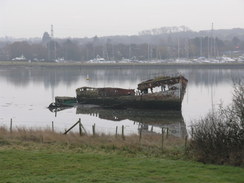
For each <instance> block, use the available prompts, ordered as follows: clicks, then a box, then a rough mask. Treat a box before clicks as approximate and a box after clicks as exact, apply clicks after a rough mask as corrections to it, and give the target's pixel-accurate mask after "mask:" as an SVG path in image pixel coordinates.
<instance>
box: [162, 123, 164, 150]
mask: <svg viewBox="0 0 244 183" xmlns="http://www.w3.org/2000/svg"><path fill="white" fill-rule="evenodd" d="M163 150H164V128H162V152H163Z"/></svg>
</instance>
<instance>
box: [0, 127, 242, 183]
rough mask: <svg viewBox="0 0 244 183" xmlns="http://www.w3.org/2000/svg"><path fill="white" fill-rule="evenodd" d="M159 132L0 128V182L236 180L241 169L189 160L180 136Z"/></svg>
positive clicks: (238, 181) (155, 182)
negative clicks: (91, 132) (95, 132)
mask: <svg viewBox="0 0 244 183" xmlns="http://www.w3.org/2000/svg"><path fill="white" fill-rule="evenodd" d="M160 142H161V136H157V135H154V136H147V135H143V138H142V140H141V142H140V143H139V141H138V136H129V137H126V139H125V140H122V138H120V137H117V138H116V137H114V136H105V135H100V136H95V137H94V136H81V137H80V136H79V134H74V133H71V134H68V135H62V134H59V133H54V132H51V131H48V130H44V131H38V130H26V129H18V130H15V131H13V132H12V133H10V132H9V131H8V130H6V129H5V128H0V165H1V166H0V177H1V178H0V182H12V183H14V182H18V183H19V182H24V183H30V182H40V183H41V182H45V183H46V182H106V183H108V182H140V183H143V182H147V183H149V182H153V183H157V182H160V183H161V182H175V183H177V182H181V183H184V182H209V183H210V182H214V183H218V182H221V183H225V182H226V183H227V182H235V183H241V182H243V180H244V169H243V168H238V167H230V166H216V165H206V164H202V163H197V162H194V161H192V160H189V158H187V157H186V156H185V155H184V154H185V151H184V141H183V140H181V139H175V138H173V137H169V138H168V139H165V144H164V148H163V150H162V147H161V145H160Z"/></svg>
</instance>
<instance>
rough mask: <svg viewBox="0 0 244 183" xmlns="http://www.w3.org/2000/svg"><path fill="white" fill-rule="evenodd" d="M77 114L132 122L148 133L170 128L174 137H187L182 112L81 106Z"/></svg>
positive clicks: (78, 107)
mask: <svg viewBox="0 0 244 183" xmlns="http://www.w3.org/2000/svg"><path fill="white" fill-rule="evenodd" d="M76 113H77V114H86V115H91V116H96V117H98V118H100V119H105V120H110V121H122V120H130V121H133V122H134V124H136V125H138V127H139V128H143V130H144V131H147V132H158V131H160V129H161V128H162V127H164V128H169V132H170V133H171V134H173V135H174V136H178V137H184V136H185V135H186V126H185V123H184V121H183V117H182V114H181V112H178V111H161V110H142V109H104V108H101V107H94V106H91V105H79V106H77V108H76Z"/></svg>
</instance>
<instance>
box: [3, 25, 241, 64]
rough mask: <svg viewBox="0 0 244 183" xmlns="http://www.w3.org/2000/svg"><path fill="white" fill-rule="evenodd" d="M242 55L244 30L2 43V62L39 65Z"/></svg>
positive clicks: (177, 30) (172, 30)
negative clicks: (22, 61) (61, 61)
mask: <svg viewBox="0 0 244 183" xmlns="http://www.w3.org/2000/svg"><path fill="white" fill-rule="evenodd" d="M243 52H244V29H230V30H215V31H200V32H194V31H191V30H190V29H189V28H186V27H184V26H181V27H163V28H160V29H152V30H148V31H142V32H140V33H139V35H134V36H107V37H97V36H95V37H93V38H70V39H57V38H52V37H50V35H49V34H48V33H47V32H45V33H44V34H43V37H42V39H40V40H39V41H30V40H22V41H14V42H7V41H0V60H12V59H15V58H16V57H20V56H21V55H23V56H24V57H25V58H26V60H36V61H53V60H56V59H60V58H62V59H64V60H67V61H69V60H72V61H88V60H91V59H94V58H96V57H98V56H100V57H103V58H104V59H105V60H122V59H131V60H161V59H175V58H197V57H206V58H208V57H218V56H223V55H224V54H225V55H226V54H229V56H234V55H233V54H243Z"/></svg>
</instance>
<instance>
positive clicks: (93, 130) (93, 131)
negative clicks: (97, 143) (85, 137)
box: [92, 123, 96, 136]
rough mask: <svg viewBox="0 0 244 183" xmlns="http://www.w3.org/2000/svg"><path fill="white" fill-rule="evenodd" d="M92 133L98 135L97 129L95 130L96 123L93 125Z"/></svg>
mask: <svg viewBox="0 0 244 183" xmlns="http://www.w3.org/2000/svg"><path fill="white" fill-rule="evenodd" d="M92 134H93V136H95V135H96V131H95V123H94V125H92Z"/></svg>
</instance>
